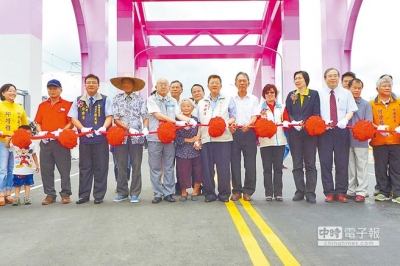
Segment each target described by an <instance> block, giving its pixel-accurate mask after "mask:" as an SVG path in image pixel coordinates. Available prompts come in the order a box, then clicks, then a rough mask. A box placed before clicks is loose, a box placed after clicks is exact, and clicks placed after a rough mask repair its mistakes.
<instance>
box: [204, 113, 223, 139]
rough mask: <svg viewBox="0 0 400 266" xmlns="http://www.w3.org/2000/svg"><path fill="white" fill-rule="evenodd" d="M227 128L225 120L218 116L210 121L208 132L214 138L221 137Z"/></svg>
mask: <svg viewBox="0 0 400 266" xmlns="http://www.w3.org/2000/svg"><path fill="white" fill-rule="evenodd" d="M225 128H226V123H225V120H224V119H223V118H222V117H220V116H216V117H213V118H211V119H210V122H209V123H208V134H209V135H210V136H211V137H213V138H218V137H221V136H222V134H224V132H225Z"/></svg>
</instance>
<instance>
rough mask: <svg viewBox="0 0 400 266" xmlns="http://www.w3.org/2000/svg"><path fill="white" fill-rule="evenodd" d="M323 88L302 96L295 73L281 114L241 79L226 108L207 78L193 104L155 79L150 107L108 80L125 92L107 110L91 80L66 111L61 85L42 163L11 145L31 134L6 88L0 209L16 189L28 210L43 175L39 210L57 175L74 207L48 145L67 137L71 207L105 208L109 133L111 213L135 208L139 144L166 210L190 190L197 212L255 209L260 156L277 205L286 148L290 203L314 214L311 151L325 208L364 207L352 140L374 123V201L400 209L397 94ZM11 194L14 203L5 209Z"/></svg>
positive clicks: (44, 114)
mask: <svg viewBox="0 0 400 266" xmlns="http://www.w3.org/2000/svg"><path fill="white" fill-rule="evenodd" d="M324 79H325V83H326V87H325V88H323V89H321V90H319V91H317V90H312V89H309V88H308V84H309V82H310V77H309V75H308V73H307V72H305V71H297V72H295V73H294V85H295V87H296V89H295V90H293V91H291V92H289V94H288V95H287V97H286V101H285V104H284V105H282V104H280V103H278V102H277V96H278V90H277V88H276V87H275V85H273V84H266V85H265V86H264V88H263V89H262V95H261V97H262V98H261V100H259V98H258V97H257V96H255V95H253V94H251V93H250V92H249V91H248V88H249V85H250V79H249V76H248V75H247V74H246V73H244V72H239V73H238V74H237V75H236V77H235V86H236V88H237V93H235V95H234V96H233V97H230V96H228V95H223V94H222V93H221V89H222V79H221V77H220V76H218V75H210V76H209V77H208V80H207V87H208V89H209V92H210V93H209V95H207V96H205V91H204V88H203V87H202V86H201V85H199V84H194V85H193V86H192V88H191V94H192V97H191V98H188V99H181V98H180V97H181V94H182V92H183V85H182V83H181V82H180V81H178V80H175V81H172V82H171V83H169V82H168V80H166V79H164V78H161V79H159V80H157V82H156V85H155V91H154V92H153V93H152V94H151V95H150V96H149V98H148V99H147V101H145V100H144V99H143V98H142V97H141V96H139V94H137V93H135V92H137V91H140V90H142V89H143V88H144V87H145V82H144V81H143V80H141V79H138V78H135V77H133V76H132V75H129V74H127V75H124V76H122V77H117V78H113V79H111V80H110V82H111V84H113V85H114V86H115V87H116V88H118V89H120V90H121V91H122V93H119V94H117V95H116V96H115V97H114V98H113V99H111V98H110V97H107V96H106V95H103V94H101V93H99V92H98V90H99V87H100V81H99V78H98V77H97V76H96V75H93V74H89V75H87V76H86V77H85V85H84V86H85V90H86V93H84V95H80V96H77V97H76V98H75V99H74V101H73V102H72V103H71V102H69V101H66V100H64V99H62V98H61V93H62V86H61V83H60V82H59V81H58V80H55V79H53V80H50V81H49V82H48V83H47V91H48V95H49V98H48V100H46V101H44V102H42V103H41V104H40V105H39V107H38V110H37V114H36V117H35V122H36V123H37V125H36V129H37V131H38V135H39V136H42V137H43V139H42V140H41V141H40V154H39V158H40V160H39V161H40V163H39V162H38V160H37V157H36V153H35V148H34V145H31V146H30V147H24V148H21V147H15V146H14V145H13V141H12V138H11V139H10V138H9V137H10V136H12V135H13V132H14V131H15V130H17V129H18V128H23V129H25V130H27V131H29V127H26V125H27V124H28V121H27V117H26V114H25V111H24V110H23V108H22V106H21V105H19V104H17V103H15V102H14V100H15V97H16V87H15V86H14V85H12V84H5V85H4V86H3V87H2V88H1V95H0V96H1V97H2V102H1V103H0V131H1V132H0V135H2V136H1V137H0V155H1V156H0V160H1V161H0V206H4V205H5V204H6V203H11V204H13V205H19V204H21V203H22V201H21V199H20V190H21V187H22V186H24V187H25V197H24V200H23V203H24V204H30V203H31V200H30V198H29V187H30V186H31V185H32V184H33V173H34V172H35V171H36V172H38V171H39V169H40V172H41V177H42V182H43V190H44V193H45V195H46V197H45V199H44V200H43V201H42V204H43V205H49V204H52V203H54V202H56V198H57V193H56V190H55V185H54V171H55V167H57V169H58V171H59V174H60V178H61V191H60V193H59V194H60V196H61V203H63V204H68V203H70V201H71V200H70V196H71V194H72V192H71V181H70V171H71V151H70V149H68V148H65V147H63V146H62V145H61V144H60V142H59V141H58V140H57V138H55V137H57V136H59V134H60V132H62V131H63V130H65V129H71V128H75V129H76V130H77V132H78V133H82V134H80V137H79V142H80V144H79V192H78V197H79V199H78V200H77V201H76V204H83V203H86V202H88V201H89V200H90V198H91V194H92V195H93V198H94V204H101V203H102V202H103V200H104V196H105V193H106V191H107V176H108V165H109V164H108V162H109V149H110V147H109V144H108V142H107V139H106V135H105V133H106V132H107V130H108V128H109V127H110V126H111V125H113V124H114V125H116V126H118V127H121V128H123V129H124V131H125V132H126V133H129V134H126V136H125V137H124V140H123V143H122V145H119V146H115V147H113V155H114V163H115V165H116V168H115V169H118V171H115V173H116V181H117V188H116V193H117V196H116V197H115V198H114V199H113V201H114V202H121V201H125V200H129V201H130V202H132V203H137V202H139V196H140V193H141V190H142V170H141V165H142V158H143V149H144V145H145V143H147V145H148V164H149V169H150V173H149V174H150V180H151V185H152V189H153V193H154V194H153V196H154V198H153V200H152V203H154V204H157V203H160V202H161V201H162V200H164V201H167V202H175V198H174V194H175V193H176V194H180V195H181V197H180V199H179V200H180V201H182V202H185V201H187V200H188V198H189V195H188V191H187V189H190V188H193V190H192V194H191V195H190V199H191V200H193V201H196V200H198V195H199V194H200V193H201V192H202V193H203V195H204V197H205V202H213V201H216V200H219V201H222V202H228V201H229V200H233V201H237V200H239V199H241V198H243V200H245V201H251V200H252V195H253V193H254V192H255V190H256V179H257V171H256V157H257V151H258V148H257V146H259V149H260V154H261V159H262V166H263V179H264V189H265V199H266V200H267V201H272V200H275V201H283V195H282V190H283V182H282V175H283V172H282V166H283V158H284V154H285V147H286V146H287V145H289V147H290V152H291V155H292V160H293V170H292V173H293V178H294V183H295V186H296V191H295V193H294V196H293V198H292V200H293V201H300V200H304V199H306V201H307V202H309V203H316V194H315V190H316V185H317V168H316V154H317V150H318V155H319V161H320V166H321V167H320V168H321V180H322V185H323V191H324V194H325V201H326V202H333V201H334V200H337V201H340V202H347V201H348V200H349V199H354V200H355V201H356V202H364V201H365V197H366V196H367V188H368V179H367V164H368V149H369V143H368V141H358V140H357V139H355V138H354V137H353V135H352V130H351V126H354V125H355V123H356V122H358V121H360V120H368V121H371V122H372V123H373V125H374V127H375V128H376V130H377V131H376V133H375V135H374V137H373V138H372V139H371V142H370V145H371V146H372V147H373V154H374V160H375V176H376V181H377V185H376V187H375V188H376V191H375V200H379V201H384V200H389V199H390V196H392V200H393V201H394V202H397V203H400V176H399V175H400V170H399V169H398V168H399V167H400V166H399V165H400V164H399V160H400V134H399V133H400V126H399V125H400V121H399V120H398V119H399V118H398V117H400V116H399V115H400V114H398V112H399V111H400V105H399V101H400V100H399V99H397V97H396V95H395V94H394V93H392V84H393V80H392V78H391V76H388V75H385V76H382V77H380V78H379V80H378V82H377V84H376V90H377V93H378V95H377V96H376V98H374V99H372V100H371V101H370V102H368V101H366V100H364V99H362V98H361V91H362V88H363V82H362V81H361V80H360V79H358V78H356V77H355V74H354V73H352V72H346V73H345V74H343V75H342V85H339V81H340V74H339V71H338V70H337V69H335V68H329V69H327V70H326V71H325V73H324ZM311 116H320V117H321V118H322V119H323V120H324V121H325V123H326V132H325V133H324V134H322V135H320V136H311V135H309V134H308V132H307V131H306V130H305V129H304V127H303V125H304V123H305V121H306V120H307V119H309V118H310V117H311ZM214 117H221V118H222V119H223V120H224V121H225V127H226V128H225V130H224V132H223V133H222V135H220V136H218V137H215V136H211V135H212V134H211V135H210V133H209V131H208V127H206V126H204V125H207V124H208V123H209V122H210V120H211V118H214ZM258 119H268V120H270V121H273V122H274V123H275V124H276V125H277V131H276V133H275V135H274V136H272V137H271V138H267V137H259V136H257V134H256V133H255V130H254V125H255V123H256V122H257V120H258ZM161 123H172V124H174V125H175V126H177V127H178V128H177V131H176V138H175V140H174V141H173V142H171V143H163V142H162V141H161V140H160V139H159V137H158V135H157V134H149V133H152V132H155V131H157V130H158V127H159V125H160V124H161ZM7 136H8V137H7ZM242 157H243V160H244V170H245V175H244V178H242V175H241V172H242V171H241V170H242V169H241V160H242ZM17 163H18V164H17ZM333 163H334V164H335V172H334V174H333V172H332V169H333ZM39 164H40V165H39ZM129 169H131V171H132V172H131V174H130V173H129V172H128V171H130V170H129ZM175 173H176V178H175ZM215 174H217V179H218V187H217V190H216V182H215V179H214V177H215ZM127 177H128V178H127ZM129 177H130V184H128V183H129V182H128V181H129ZM13 186H14V187H15V197H11V190H12V188H13ZM92 189H93V193H92ZM391 193H393V195H390V194H391Z"/></svg>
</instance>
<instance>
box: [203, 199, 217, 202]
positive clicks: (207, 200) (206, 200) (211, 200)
mask: <svg viewBox="0 0 400 266" xmlns="http://www.w3.org/2000/svg"><path fill="white" fill-rule="evenodd" d="M204 201H205V202H213V201H215V198H206V199H205V200H204Z"/></svg>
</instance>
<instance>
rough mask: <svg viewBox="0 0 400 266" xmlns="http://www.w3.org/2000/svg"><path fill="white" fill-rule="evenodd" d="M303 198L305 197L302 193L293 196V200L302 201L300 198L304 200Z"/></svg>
mask: <svg viewBox="0 0 400 266" xmlns="http://www.w3.org/2000/svg"><path fill="white" fill-rule="evenodd" d="M303 199H304V195H301V194H296V195H294V197H293V198H292V200H293V201H300V200H303Z"/></svg>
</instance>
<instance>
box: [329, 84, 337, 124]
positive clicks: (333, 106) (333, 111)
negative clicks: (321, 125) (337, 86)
mask: <svg viewBox="0 0 400 266" xmlns="http://www.w3.org/2000/svg"><path fill="white" fill-rule="evenodd" d="M330 111H331V120H332V123H333V124H334V125H336V124H337V122H338V118H337V108H336V97H335V93H334V92H333V90H331V97H330Z"/></svg>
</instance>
